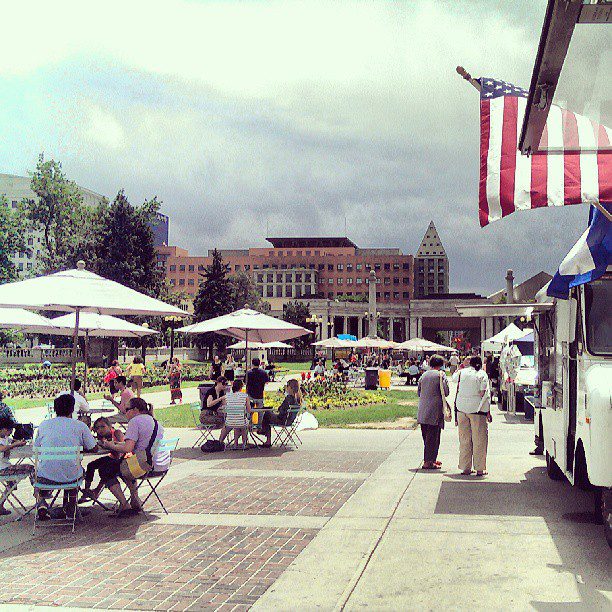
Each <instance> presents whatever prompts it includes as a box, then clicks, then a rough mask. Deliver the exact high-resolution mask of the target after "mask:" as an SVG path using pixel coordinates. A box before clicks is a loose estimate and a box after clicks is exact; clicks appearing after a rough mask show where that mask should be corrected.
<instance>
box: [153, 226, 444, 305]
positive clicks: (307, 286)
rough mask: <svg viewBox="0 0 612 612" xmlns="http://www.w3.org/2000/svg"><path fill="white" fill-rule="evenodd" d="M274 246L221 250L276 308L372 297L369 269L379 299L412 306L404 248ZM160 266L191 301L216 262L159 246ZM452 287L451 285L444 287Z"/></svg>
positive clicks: (309, 242)
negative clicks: (289, 303)
mask: <svg viewBox="0 0 612 612" xmlns="http://www.w3.org/2000/svg"><path fill="white" fill-rule="evenodd" d="M267 240H268V242H269V243H270V244H271V246H270V247H263V248H262V247H257V248H250V249H231V250H221V251H220V252H221V255H222V257H223V260H224V262H225V263H226V264H228V265H229V267H230V271H231V272H232V273H236V272H246V273H247V274H249V275H250V276H251V277H252V278H253V281H254V282H255V284H256V286H257V288H258V290H259V292H260V294H261V296H262V297H263V298H264V299H266V301H268V302H270V304H271V306H272V310H282V304H283V303H284V302H286V301H288V300H290V299H298V298H302V297H309V298H324V299H332V300H333V299H337V298H338V297H340V296H350V297H356V296H362V298H363V299H364V301H366V300H367V295H368V276H369V272H370V270H372V269H373V270H374V271H375V272H376V276H377V277H378V284H379V286H378V288H377V292H376V293H377V300H378V301H379V302H381V303H389V304H401V303H406V302H408V301H409V300H410V299H411V298H412V297H413V293H414V274H413V267H414V266H413V257H412V255H405V254H404V253H402V252H401V251H400V249H395V248H380V249H362V248H359V247H358V246H357V245H356V244H355V243H354V242H352V241H351V240H349V239H348V238H346V237H329V238H321V237H311V238H289V237H281V238H268V239H267ZM157 253H158V266H160V267H161V268H163V269H164V270H165V274H166V279H167V281H168V283H169V284H170V285H171V286H172V287H173V288H175V289H176V290H177V291H184V292H185V293H187V294H188V295H189V296H190V297H191V298H193V297H194V296H195V295H196V293H197V291H198V284H199V281H200V279H201V274H202V273H203V272H204V270H205V268H206V266H207V265H210V263H211V261H212V257H211V255H212V251H209V252H208V255H207V256H206V257H194V256H190V255H189V253H188V252H187V251H186V250H185V249H181V248H179V247H176V246H160V247H157ZM446 286H448V283H447V284H446Z"/></svg>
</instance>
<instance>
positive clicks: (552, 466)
mask: <svg viewBox="0 0 612 612" xmlns="http://www.w3.org/2000/svg"><path fill="white" fill-rule="evenodd" d="M546 473H547V474H548V477H549V478H550V479H551V480H563V479H564V478H565V476H564V474H563V472H562V471H561V468H560V467H559V466H558V465H557V464H556V463H555V460H554V459H553V458H552V457H551V456H550V455H549V454H548V451H546Z"/></svg>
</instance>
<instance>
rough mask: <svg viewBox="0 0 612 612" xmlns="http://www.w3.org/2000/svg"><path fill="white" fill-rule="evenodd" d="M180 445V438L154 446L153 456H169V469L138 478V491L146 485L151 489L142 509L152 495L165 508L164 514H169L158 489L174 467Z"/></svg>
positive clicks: (157, 443) (163, 441)
mask: <svg viewBox="0 0 612 612" xmlns="http://www.w3.org/2000/svg"><path fill="white" fill-rule="evenodd" d="M178 443H179V439H178V438H170V439H169V440H161V441H159V442H156V443H155V444H154V445H153V448H152V449H151V455H152V456H153V457H154V458H155V457H158V456H159V455H161V456H162V457H163V455H164V454H165V453H167V454H168V455H169V460H168V468H167V469H166V470H163V471H160V472H157V471H155V470H152V471H151V472H148V473H147V474H145V475H144V476H141V477H140V478H137V480H138V486H137V488H136V490H137V491H140V488H141V487H143V486H144V485H145V483H146V484H147V485H148V486H149V489H150V491H149V493H148V495H147V496H146V497H145V498H144V499H143V500H142V506H141V507H142V508H144V506H145V504H146V503H147V501H148V500H149V498H150V497H151V496H152V495H155V497H156V498H157V501H158V502H159V505H160V506H161V507H162V508H163V510H164V512H165V513H166V514H168V511H167V510H166V507H165V506H164V503H163V502H162V500H161V498H160V496H159V494H158V493H157V489H158V487H159V485H161V483H162V482H163V480H164V478H165V477H166V476H167V474H168V472H169V471H170V466H171V465H172V458H173V453H174V451H175V450H176V448H177V446H178Z"/></svg>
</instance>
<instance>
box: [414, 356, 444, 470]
mask: <svg viewBox="0 0 612 612" xmlns="http://www.w3.org/2000/svg"><path fill="white" fill-rule="evenodd" d="M443 365H444V359H443V358H442V357H440V355H434V356H433V357H432V358H431V359H430V360H429V368H430V369H429V370H427V371H426V372H424V373H423V374H422V376H421V378H419V384H418V388H417V392H418V395H419V411H418V413H417V422H418V423H419V425H420V426H421V434H422V436H423V444H424V446H425V450H424V454H423V469H424V470H439V469H440V467H441V466H442V463H441V462H440V461H438V449H439V448H440V432H441V431H442V429H444V401H443V398H442V392H444V397H447V396H448V393H449V389H448V380H447V378H446V374H445V373H444V372H443V371H442V366H443Z"/></svg>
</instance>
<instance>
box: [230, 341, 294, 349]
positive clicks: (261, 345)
mask: <svg viewBox="0 0 612 612" xmlns="http://www.w3.org/2000/svg"><path fill="white" fill-rule="evenodd" d="M227 348H229V349H235V350H241V349H242V350H244V349H245V348H246V342H245V341H244V340H241V341H240V342H236V343H235V344H230V346H228V347H227ZM271 348H293V347H292V346H291V345H290V344H287V343H286V342H249V349H271Z"/></svg>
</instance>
